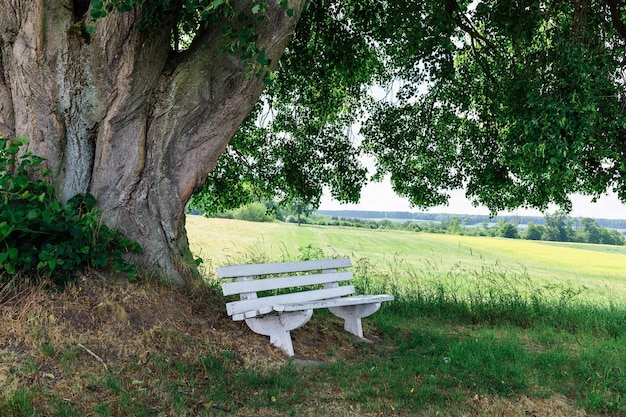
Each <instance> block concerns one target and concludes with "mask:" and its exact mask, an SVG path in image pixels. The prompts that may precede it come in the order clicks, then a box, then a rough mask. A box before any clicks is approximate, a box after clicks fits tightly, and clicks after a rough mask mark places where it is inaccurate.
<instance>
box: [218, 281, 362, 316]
mask: <svg viewBox="0 0 626 417" xmlns="http://www.w3.org/2000/svg"><path fill="white" fill-rule="evenodd" d="M353 293H354V285H344V286H341V287H335V288H325V289H323V290H311V291H302V292H296V293H291V294H281V295H272V296H269V297H262V298H253V299H250V300H240V301H232V302H230V303H227V304H226V311H227V313H228V315H229V316H232V315H235V314H239V313H245V312H247V311H258V310H259V309H261V308H262V307H265V306H275V305H284V304H297V303H303V302H309V301H313V300H323V299H326V298H333V297H341V296H344V295H348V294H353Z"/></svg>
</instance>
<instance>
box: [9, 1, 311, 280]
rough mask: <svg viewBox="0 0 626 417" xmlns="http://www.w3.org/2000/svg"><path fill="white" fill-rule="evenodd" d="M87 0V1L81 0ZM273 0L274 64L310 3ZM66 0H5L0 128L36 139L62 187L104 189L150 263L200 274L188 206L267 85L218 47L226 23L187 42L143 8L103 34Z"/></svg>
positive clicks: (113, 16)
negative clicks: (151, 25)
mask: <svg viewBox="0 0 626 417" xmlns="http://www.w3.org/2000/svg"><path fill="white" fill-rule="evenodd" d="M75 1H79V0H75ZM301 3H302V2H300V1H297V0H294V1H293V4H292V7H293V8H294V11H295V14H294V16H293V17H288V16H287V14H286V11H285V10H284V9H283V8H282V7H280V6H279V5H277V4H275V3H273V2H272V3H271V4H270V7H269V9H268V11H267V16H266V18H265V19H264V20H263V21H262V22H261V23H260V25H259V27H258V29H257V31H258V40H257V42H258V44H259V47H260V48H262V49H264V50H265V52H266V56H267V57H268V58H269V59H270V60H271V61H270V62H271V63H272V64H273V65H272V66H274V65H275V64H276V63H277V61H278V59H279V58H280V55H281V54H282V52H283V50H284V48H285V46H286V44H287V41H288V39H289V37H290V36H291V34H292V32H293V30H294V28H295V24H296V22H297V20H298V17H299V15H300V12H301V6H302V4H301ZM77 9H80V8H77V7H74V5H73V4H71V2H70V1H68V0H45V1H44V0H32V1H27V2H24V1H20V0H0V27H1V28H2V33H1V35H0V36H1V38H0V135H1V136H26V137H28V138H30V144H29V150H30V151H32V152H33V153H34V154H36V155H39V156H42V157H44V158H46V160H47V164H48V167H49V168H50V169H51V171H52V178H53V180H54V182H55V185H56V189H57V192H58V194H59V198H60V199H61V200H63V201H67V200H68V199H69V198H71V197H72V196H74V195H76V194H79V193H91V194H93V195H94V196H95V197H96V199H97V200H98V204H99V208H100V209H101V210H102V213H103V220H104V221H105V222H106V223H107V224H108V225H109V226H110V227H113V228H116V229H119V230H121V231H123V232H124V233H125V234H126V236H128V237H129V238H131V239H133V240H135V241H137V242H139V243H140V244H141V246H142V248H143V254H142V255H139V256H136V257H135V258H134V259H132V261H134V262H135V263H137V264H138V266H139V268H140V272H141V273H143V274H157V275H159V276H161V277H163V278H165V279H167V280H169V281H172V282H175V283H179V284H184V283H187V282H189V281H190V280H192V279H193V278H194V277H197V276H198V272H197V268H196V266H195V263H194V261H193V257H192V255H191V252H190V250H189V244H188V241H187V235H186V232H185V215H184V209H185V206H186V204H187V202H188V201H189V199H190V197H191V195H192V193H193V192H194V190H196V189H197V188H199V187H201V185H202V184H203V183H204V181H205V179H206V176H207V174H208V173H209V171H210V170H211V169H212V168H213V167H214V166H215V164H216V162H217V159H218V157H219V156H220V154H221V153H222V152H223V150H224V149H225V147H226V145H227V144H228V141H229V140H230V139H231V138H232V136H233V135H234V133H235V131H236V129H237V128H238V127H239V125H240V124H241V123H242V121H243V120H244V119H245V117H246V116H247V115H248V113H249V112H250V111H251V110H252V107H253V106H254V104H255V102H256V101H257V99H258V97H259V95H260V94H261V92H262V89H263V80H262V78H261V77H256V76H247V68H246V63H245V62H244V61H242V60H241V59H240V58H239V57H237V56H236V55H234V54H228V53H220V50H221V47H222V46H223V45H224V42H225V40H224V39H223V37H222V34H221V26H220V25H216V26H215V27H212V28H209V29H207V30H205V31H204V32H202V33H200V34H199V35H198V36H197V37H196V39H195V40H194V42H193V44H192V46H191V47H190V48H189V50H187V51H185V52H174V51H172V49H171V47H170V35H171V30H172V27H173V26H172V27H164V28H160V29H159V32H158V33H154V32H152V33H150V34H146V33H143V32H141V31H138V30H137V25H138V23H139V21H140V18H141V14H140V10H138V9H135V10H133V11H131V12H128V13H117V12H113V13H110V14H109V15H108V16H107V17H105V18H104V19H102V20H100V21H99V22H98V24H97V26H96V29H95V32H94V33H93V35H89V34H88V33H87V31H86V30H85V16H77V15H76V13H77V12H76V10H77Z"/></svg>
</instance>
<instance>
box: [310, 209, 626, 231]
mask: <svg viewBox="0 0 626 417" xmlns="http://www.w3.org/2000/svg"><path fill="white" fill-rule="evenodd" d="M315 214H318V215H320V216H328V217H339V218H344V219H367V220H370V219H371V220H383V219H389V220H392V221H406V220H412V221H425V222H439V223H445V222H449V221H450V220H451V219H452V218H453V217H458V218H459V219H461V220H462V221H463V223H464V224H465V225H466V226H476V225H480V224H484V223H498V222H499V221H501V220H503V221H505V222H507V223H512V224H528V223H529V222H531V223H533V224H535V225H543V224H545V217H542V216H516V215H506V216H497V217H489V216H488V215H476V214H446V213H409V212H405V211H361V210H318V211H316V212H315ZM624 215H625V216H626V213H624ZM594 220H595V221H596V222H597V223H598V225H599V226H602V227H606V228H609V229H617V230H626V219H596V218H594Z"/></svg>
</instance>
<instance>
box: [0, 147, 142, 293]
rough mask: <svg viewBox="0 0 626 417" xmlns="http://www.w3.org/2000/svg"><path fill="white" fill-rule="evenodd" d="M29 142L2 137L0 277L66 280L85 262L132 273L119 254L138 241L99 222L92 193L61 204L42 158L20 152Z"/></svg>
mask: <svg viewBox="0 0 626 417" xmlns="http://www.w3.org/2000/svg"><path fill="white" fill-rule="evenodd" d="M27 142H28V141H27V140H26V139H24V138H18V139H13V140H9V139H0V198H1V199H2V200H1V201H0V247H2V250H0V277H4V278H6V277H8V276H11V275H15V274H22V275H35V274H39V275H42V276H49V277H50V278H52V279H53V281H54V282H55V283H57V284H64V283H65V282H66V281H68V280H70V279H71V278H72V274H73V273H74V272H79V271H81V270H82V269H84V268H86V267H87V266H92V267H97V268H104V267H108V266H111V267H113V269H114V270H115V271H117V272H124V273H126V274H128V275H129V276H130V277H134V276H135V266H134V265H131V264H129V263H127V262H126V261H125V260H124V258H123V256H124V254H125V253H127V252H140V251H141V248H140V247H139V245H138V244H137V243H134V242H131V241H130V240H129V239H126V238H124V237H123V236H122V234H121V233H119V232H117V231H115V230H111V229H110V228H108V227H107V226H106V225H104V224H101V222H100V220H99V214H98V212H97V211H96V210H95V206H96V201H95V199H94V198H93V197H92V196H90V195H77V196H75V197H73V198H72V199H70V200H69V201H68V203H67V205H66V206H65V207H63V206H62V205H61V204H60V203H59V202H57V201H56V199H55V194H54V188H53V186H52V185H51V184H49V183H48V182H46V178H47V176H48V172H47V171H41V168H40V164H41V162H42V161H43V160H42V158H39V157H37V156H34V155H32V154H31V153H30V152H27V153H25V154H23V155H21V156H18V155H19V150H20V146H22V145H25V144H26V143H27ZM37 176H38V177H39V179H32V178H35V177H37Z"/></svg>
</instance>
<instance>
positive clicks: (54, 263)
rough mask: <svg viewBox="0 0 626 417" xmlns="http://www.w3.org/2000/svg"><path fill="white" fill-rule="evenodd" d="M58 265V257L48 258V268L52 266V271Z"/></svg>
mask: <svg viewBox="0 0 626 417" xmlns="http://www.w3.org/2000/svg"><path fill="white" fill-rule="evenodd" d="M56 267H57V260H56V259H48V268H50V271H54V269H55V268H56Z"/></svg>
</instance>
